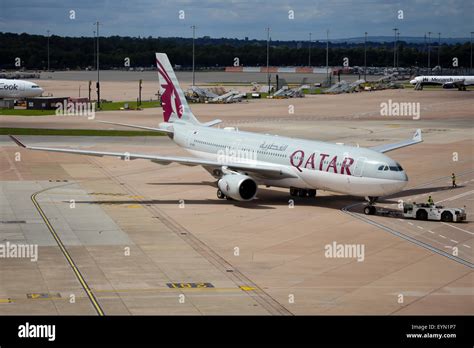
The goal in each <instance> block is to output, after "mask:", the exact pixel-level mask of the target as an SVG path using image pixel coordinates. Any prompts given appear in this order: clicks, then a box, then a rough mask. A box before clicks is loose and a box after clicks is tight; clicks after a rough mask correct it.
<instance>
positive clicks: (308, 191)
mask: <svg viewBox="0 0 474 348" xmlns="http://www.w3.org/2000/svg"><path fill="white" fill-rule="evenodd" d="M156 63H157V66H158V76H159V82H160V94H161V102H162V107H163V117H164V122H162V123H160V124H159V127H157V128H153V127H144V126H139V125H131V124H123V123H111V122H105V121H100V122H104V123H111V124H115V125H120V126H127V127H132V128H139V129H146V130H152V131H159V132H165V133H166V134H167V135H168V136H169V137H170V138H171V139H172V140H173V141H174V142H175V143H176V144H178V145H179V146H181V147H183V148H185V149H186V150H187V151H189V152H190V153H191V154H193V155H194V156H195V157H178V156H176V157H175V156H161V155H159V154H156V153H155V154H137V153H128V152H102V151H90V150H80V149H71V148H50V147H38V146H26V145H24V144H23V143H22V142H20V141H19V140H18V139H16V138H15V137H13V136H11V138H12V139H13V140H14V141H15V142H16V143H17V144H18V145H19V146H21V147H24V148H27V149H31V150H42V151H53V152H65V153H72V154H81V155H89V156H115V157H119V158H121V159H124V160H135V159H146V160H150V161H152V162H155V163H159V164H169V163H172V162H176V163H180V164H184V165H188V166H202V167H203V168H205V169H206V170H207V171H208V172H209V173H210V174H211V175H212V176H214V177H215V178H216V179H217V180H218V181H217V187H218V190H217V197H218V198H220V199H225V198H227V199H234V200H237V201H249V200H252V199H254V198H255V197H256V195H257V191H258V186H259V185H265V186H267V187H271V186H275V187H285V188H289V189H290V194H291V195H293V196H299V197H314V196H315V195H316V190H317V189H320V190H328V191H334V192H340V193H344V194H349V195H354V196H361V197H367V199H368V200H369V205H368V208H369V209H367V212H366V213H367V214H372V213H373V212H375V207H373V206H372V203H374V202H375V200H376V198H377V197H379V196H385V195H390V194H393V193H396V192H399V191H401V190H402V189H403V188H404V187H405V185H406V184H407V181H408V178H407V175H406V173H405V171H404V170H403V168H402V167H401V166H400V164H398V163H397V162H396V161H394V160H393V159H391V158H390V157H387V156H386V155H384V153H385V152H388V151H392V150H395V149H399V148H401V147H405V146H410V145H413V144H417V143H420V142H421V141H422V139H421V131H420V130H419V129H418V130H417V131H416V132H415V135H414V136H413V138H412V139H408V140H404V141H401V142H398V143H394V144H387V145H379V146H375V147H372V148H361V147H353V146H345V145H339V144H332V143H326V142H321V141H311V140H304V139H296V138H288V137H283V136H276V135H267V134H258V133H250V132H243V131H239V130H238V129H236V128H233V127H225V128H223V129H221V128H214V127H213V126H214V125H216V124H218V123H220V122H221V120H214V121H211V122H207V123H201V122H199V121H198V120H197V119H196V117H195V116H194V115H193V113H192V112H191V110H190V108H189V106H188V104H187V102H186V99H185V97H184V94H183V91H182V90H181V88H180V87H179V84H178V80H177V79H176V76H175V74H174V71H173V69H172V67H171V64H170V62H169V60H168V57H167V55H166V54H164V53H156Z"/></svg>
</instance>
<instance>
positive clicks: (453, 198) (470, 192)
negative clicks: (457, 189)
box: [436, 190, 474, 204]
mask: <svg viewBox="0 0 474 348" xmlns="http://www.w3.org/2000/svg"><path fill="white" fill-rule="evenodd" d="M473 193H474V190H471V191H467V192H463V193H460V194H459V195H456V196H452V197H449V198H446V199H442V200H440V201H437V202H436V204H438V203H441V202H445V201H453V200H455V199H458V198H461V197H464V196H469V195H471V194H473Z"/></svg>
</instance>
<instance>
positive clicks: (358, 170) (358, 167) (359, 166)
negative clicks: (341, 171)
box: [352, 157, 367, 176]
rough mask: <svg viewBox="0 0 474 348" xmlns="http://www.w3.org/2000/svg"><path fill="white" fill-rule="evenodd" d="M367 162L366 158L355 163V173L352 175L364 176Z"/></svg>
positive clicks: (360, 158)
mask: <svg viewBox="0 0 474 348" xmlns="http://www.w3.org/2000/svg"><path fill="white" fill-rule="evenodd" d="M366 160H367V158H366V157H359V158H358V159H357V161H356V163H355V167H354V172H353V173H352V175H354V176H362V175H363V174H364V166H365V161H366Z"/></svg>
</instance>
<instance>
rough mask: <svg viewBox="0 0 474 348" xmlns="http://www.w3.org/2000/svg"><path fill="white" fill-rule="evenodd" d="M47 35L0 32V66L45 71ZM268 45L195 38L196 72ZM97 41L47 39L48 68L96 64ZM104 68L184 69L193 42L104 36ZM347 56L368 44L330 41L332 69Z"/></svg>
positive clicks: (383, 56) (296, 62) (358, 57)
mask: <svg viewBox="0 0 474 348" xmlns="http://www.w3.org/2000/svg"><path fill="white" fill-rule="evenodd" d="M47 40H48V39H47V37H46V36H41V35H30V34H25V33H23V34H14V33H0V68H1V69H13V70H18V69H20V67H19V66H18V65H15V63H18V62H20V63H21V67H22V68H25V69H46V67H47V57H48V55H47ZM266 45H267V43H266V41H264V40H247V39H245V40H240V39H213V38H209V37H202V38H197V39H196V40H195V62H196V67H198V68H214V67H215V68H218V67H220V68H222V67H225V66H232V65H234V62H235V60H234V59H235V58H238V60H239V63H240V65H243V66H265V65H266V54H267V52H266ZM393 46H394V45H393V42H384V43H380V42H367V66H374V67H376V66H379V67H382V66H393V52H394V47H393ZM95 47H96V41H95V39H94V38H93V37H62V36H57V35H52V36H51V37H50V38H49V49H50V68H51V69H52V70H63V69H84V68H87V67H92V68H93V67H94V66H95V60H94V58H95ZM99 47H100V67H101V69H112V68H127V67H128V66H126V59H127V58H128V59H129V62H130V67H132V68H136V67H152V66H154V64H155V59H154V53H155V52H166V53H167V54H168V56H169V58H170V60H171V62H172V63H173V64H176V65H181V66H182V67H184V68H187V67H190V66H191V64H192V63H191V62H192V39H188V38H153V37H147V38H140V37H120V36H110V37H100V40H99ZM430 52H431V64H430V65H431V67H434V66H436V65H437V64H438V45H437V43H432V44H431V49H430ZM345 57H347V58H349V64H350V66H357V65H358V66H363V65H364V44H363V43H359V44H355V43H344V42H342V43H341V42H339V43H330V44H329V65H331V66H341V65H342V63H343V59H344V58H345ZM454 58H457V59H458V62H459V63H458V64H459V67H460V68H463V67H464V68H467V67H469V64H470V43H469V42H467V43H464V44H452V45H448V44H443V45H441V46H440V47H439V59H440V64H441V66H442V67H452V62H453V59H454ZM308 59H309V48H308V42H297V41H272V42H271V44H270V65H272V66H307V65H308ZM311 65H313V66H325V65H326V43H325V42H313V43H312V44H311ZM427 65H428V48H427V46H426V45H425V44H419V43H407V42H403V41H401V42H399V43H398V66H401V67H426V66H427Z"/></svg>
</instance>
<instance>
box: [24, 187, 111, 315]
mask: <svg viewBox="0 0 474 348" xmlns="http://www.w3.org/2000/svg"><path fill="white" fill-rule="evenodd" d="M61 186H65V185H61ZM53 188H57V186H55V187H49V188H46V189H43V190H41V191H38V192H35V193H33V194H32V195H31V201H32V202H33V204H34V206H35V207H36V210H37V211H38V213H39V214H40V215H41V217H42V219H43V221H44V223H45V224H46V226H47V227H48V229H49V231H50V232H51V235H52V236H53V238H54V240H55V241H56V243H57V244H58V246H59V249H60V250H61V252H62V253H63V255H64V257H65V258H66V260H67V262H68V263H69V265H70V266H71V268H72V270H73V272H74V274H75V276H76V278H77V280H78V281H79V283H80V284H81V286H82V288H83V289H84V291H85V292H86V294H87V297H88V298H89V300H90V302H91V303H92V306H93V307H94V309H95V310H96V312H97V314H98V315H99V316H104V315H105V313H104V311H103V309H102V307H101V306H100V304H99V302H98V301H97V299H96V297H95V295H94V293H93V292H92V290H91V289H90V287H89V285H88V284H87V282H86V281H85V279H84V277H83V276H82V274H81V271H80V270H79V268H78V267H77V266H76V263H75V262H74V260H73V259H72V257H71V255H70V254H69V252H68V251H67V249H66V247H65V246H64V244H63V242H62V240H61V238H59V235H58V234H57V232H56V230H55V229H54V227H53V226H52V225H51V223H50V222H49V219H48V217H47V216H46V214H45V213H44V211H43V209H42V208H41V206H40V204H39V203H38V201H37V200H36V196H37V195H39V194H41V193H44V192H45V191H47V190H50V189H53Z"/></svg>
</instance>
